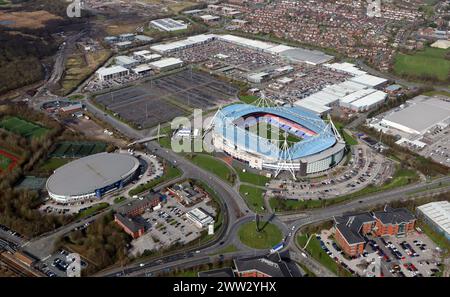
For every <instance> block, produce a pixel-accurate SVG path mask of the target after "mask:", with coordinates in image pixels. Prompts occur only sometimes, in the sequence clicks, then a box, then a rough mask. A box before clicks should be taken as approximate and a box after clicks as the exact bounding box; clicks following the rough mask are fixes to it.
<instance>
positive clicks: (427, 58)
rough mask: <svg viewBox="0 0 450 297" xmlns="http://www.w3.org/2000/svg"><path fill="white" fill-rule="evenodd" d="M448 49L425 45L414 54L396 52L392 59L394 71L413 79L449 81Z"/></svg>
mask: <svg viewBox="0 0 450 297" xmlns="http://www.w3.org/2000/svg"><path fill="white" fill-rule="evenodd" d="M449 53H450V49H447V50H444V49H438V48H431V47H427V48H425V49H424V50H423V51H417V52H416V53H414V54H403V53H398V54H397V55H396V57H395V61H394V73H395V74H397V75H401V76H405V77H411V78H415V79H425V80H429V79H435V80H438V81H441V82H445V81H450V60H449V59H448V58H446V55H447V56H448V55H449Z"/></svg>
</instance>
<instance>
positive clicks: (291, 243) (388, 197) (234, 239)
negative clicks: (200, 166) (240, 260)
mask: <svg viewBox="0 0 450 297" xmlns="http://www.w3.org/2000/svg"><path fill="white" fill-rule="evenodd" d="M449 181H450V177H443V178H440V179H437V180H435V181H433V182H431V183H421V184H417V185H413V186H408V187H404V188H399V189H395V190H391V191H388V192H384V193H379V194H375V195H371V196H367V197H363V198H360V199H359V200H352V201H349V202H347V203H344V204H338V205H335V206H331V207H328V208H324V209H317V210H311V211H306V212H303V213H300V214H293V215H279V216H276V217H275V218H274V219H272V221H271V222H272V223H275V224H276V225H277V226H278V227H279V228H280V229H281V230H282V232H283V234H284V236H286V234H287V232H288V231H289V230H291V231H292V234H293V236H290V237H287V239H286V245H285V246H286V248H285V250H287V249H288V250H290V252H291V256H292V257H293V259H295V260H296V261H299V262H300V263H302V264H305V265H306V266H307V267H308V268H309V269H310V270H312V271H313V272H314V273H315V274H316V275H323V276H331V275H332V273H331V272H330V271H328V270H327V269H325V268H324V267H322V266H321V265H320V263H318V262H317V261H315V260H314V259H311V258H310V257H308V258H305V257H303V256H300V255H299V254H300V253H301V251H300V250H299V249H298V247H297V246H296V244H295V239H296V236H295V233H296V232H298V230H299V229H300V228H302V227H304V226H307V225H309V224H313V223H318V222H322V221H325V220H329V219H332V218H333V217H334V216H339V215H342V214H343V213H346V212H352V211H357V210H361V209H368V208H371V207H374V206H379V205H380V204H384V203H389V202H393V201H398V200H403V199H408V198H407V197H408V196H407V195H408V194H412V193H414V192H417V191H418V190H424V191H422V192H417V194H416V196H413V195H412V196H410V197H409V198H410V199H411V198H416V197H422V196H427V195H429V194H432V193H444V192H448V191H450V186H449V187H443V188H438V189H434V188H433V187H434V186H438V185H439V184H440V183H444V182H449ZM427 188H428V190H426V189H427ZM380 195H381V196H380ZM359 201H362V202H359ZM266 218H267V217H266ZM263 219H265V218H263ZM252 220H254V217H253V216H250V215H247V216H245V217H244V218H242V219H240V220H238V221H236V222H235V223H234V224H233V226H232V227H231V228H230V231H229V232H228V233H227V234H226V235H225V236H224V239H222V241H221V243H222V244H220V243H219V245H217V244H215V245H212V246H210V247H208V248H205V249H202V250H201V251H200V252H199V253H198V254H194V255H191V256H190V257H188V259H186V258H185V257H186V256H185V255H187V254H186V252H181V253H177V254H174V255H171V256H167V257H161V258H158V259H152V260H149V261H146V260H143V261H140V262H137V263H133V264H132V265H129V266H126V267H123V268H114V269H109V270H105V271H102V272H101V273H99V274H98V276H115V275H117V274H118V273H124V275H126V276H138V275H139V276H142V275H145V274H146V273H157V272H164V270H165V269H168V268H171V269H173V268H174V267H180V266H179V265H182V266H186V267H192V266H194V265H198V264H196V263H197V261H199V259H204V258H205V257H206V256H208V255H210V254H212V253H216V252H217V251H218V249H219V248H220V247H226V246H227V245H229V244H233V245H235V246H239V248H240V249H244V251H242V250H241V251H238V252H234V253H229V254H227V257H232V258H233V257H240V256H242V254H243V253H244V254H245V253H250V254H252V252H253V253H255V254H261V255H262V254H267V252H268V250H251V249H249V248H246V247H243V248H242V247H241V246H240V245H239V236H238V234H237V232H238V230H239V227H240V226H241V225H242V224H244V223H246V222H249V221H252ZM292 228H293V230H292ZM141 265H143V266H141ZM189 265H190V266H189Z"/></svg>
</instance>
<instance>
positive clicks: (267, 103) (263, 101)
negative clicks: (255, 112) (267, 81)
mask: <svg viewBox="0 0 450 297" xmlns="http://www.w3.org/2000/svg"><path fill="white" fill-rule="evenodd" d="M253 104H254V105H256V106H258V107H273V106H275V105H276V104H275V102H274V101H273V99H272V98H269V97H266V93H264V91H261V96H259V98H258V99H256V100H255V101H254V102H253Z"/></svg>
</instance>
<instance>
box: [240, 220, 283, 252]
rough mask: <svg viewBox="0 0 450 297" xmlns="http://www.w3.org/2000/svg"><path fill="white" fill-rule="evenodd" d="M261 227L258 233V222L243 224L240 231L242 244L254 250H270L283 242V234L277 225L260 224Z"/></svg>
mask: <svg viewBox="0 0 450 297" xmlns="http://www.w3.org/2000/svg"><path fill="white" fill-rule="evenodd" d="M259 227H260V231H259V232H258V231H257V230H256V222H248V223H245V224H243V225H242V226H241V227H240V228H239V230H238V236H239V240H240V241H241V243H242V244H244V245H246V246H247V247H250V248H254V249H268V248H271V247H273V246H274V245H276V244H278V243H280V242H281V241H282V239H283V234H282V233H281V230H280V229H279V228H278V227H277V226H276V225H274V224H272V223H267V222H260V223H259Z"/></svg>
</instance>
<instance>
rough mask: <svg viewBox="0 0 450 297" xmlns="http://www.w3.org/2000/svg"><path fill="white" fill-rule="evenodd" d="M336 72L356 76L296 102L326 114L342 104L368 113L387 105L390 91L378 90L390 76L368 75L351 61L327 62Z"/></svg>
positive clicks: (355, 110) (327, 65)
mask: <svg viewBox="0 0 450 297" xmlns="http://www.w3.org/2000/svg"><path fill="white" fill-rule="evenodd" d="M324 66H326V67H329V68H331V69H334V70H336V71H340V72H345V73H348V74H350V75H352V76H353V77H351V78H349V79H348V80H346V81H345V82H342V83H338V84H334V85H330V86H327V87H325V88H323V89H322V90H321V91H319V92H317V93H314V94H312V95H310V96H308V97H306V98H303V99H299V100H297V101H296V102H294V104H295V105H297V106H300V107H303V108H306V109H308V110H311V111H313V112H315V113H318V114H324V113H327V112H329V111H330V110H331V108H332V107H333V106H338V105H339V106H341V107H343V108H347V109H350V110H352V111H354V112H364V111H368V110H371V109H373V108H375V107H377V106H379V105H381V104H383V103H384V102H385V100H386V98H387V94H386V93H384V92H382V91H379V90H376V89H375V88H376V87H380V86H382V85H384V84H385V83H386V82H387V79H384V78H381V77H377V76H373V75H370V74H367V73H366V72H365V71H362V70H359V69H358V68H357V67H356V66H355V65H354V64H351V63H346V62H345V63H333V64H324Z"/></svg>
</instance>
